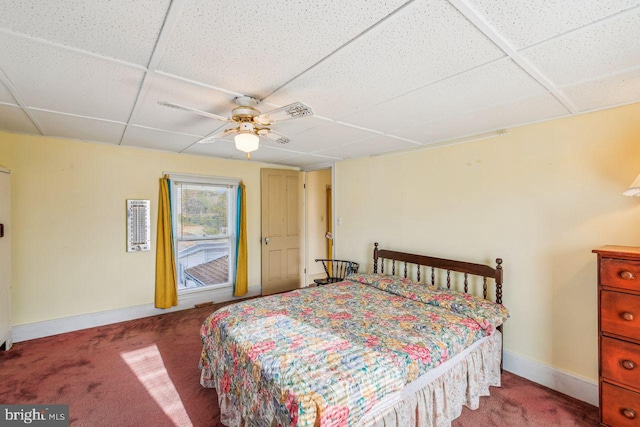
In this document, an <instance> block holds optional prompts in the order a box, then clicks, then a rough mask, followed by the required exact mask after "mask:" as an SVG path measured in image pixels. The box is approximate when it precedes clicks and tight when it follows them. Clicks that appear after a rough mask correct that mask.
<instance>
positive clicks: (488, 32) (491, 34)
mask: <svg viewBox="0 0 640 427" xmlns="http://www.w3.org/2000/svg"><path fill="white" fill-rule="evenodd" d="M448 1H449V3H450V4H451V5H452V6H453V7H455V8H456V9H458V11H459V12H460V13H461V14H462V15H463V16H464V17H465V18H467V19H468V20H469V22H471V23H472V24H473V25H475V26H476V28H478V30H480V31H481V32H482V33H483V34H484V35H485V36H486V37H487V38H488V39H489V40H491V41H492V42H493V43H495V45H496V46H498V47H499V48H500V49H502V51H503V52H504V53H506V54H507V56H508V57H509V58H511V60H513V62H515V63H516V64H517V65H518V66H519V67H520V68H522V69H523V70H524V71H525V72H526V73H527V74H529V75H530V76H531V77H533V78H534V79H535V80H536V81H537V82H538V83H540V84H541V85H542V86H543V87H544V88H545V89H546V90H547V91H549V93H551V94H552V95H553V96H554V97H555V98H556V99H557V100H558V101H559V102H560V103H561V104H562V105H564V107H565V108H566V109H567V110H568V111H569V112H570V113H571V114H576V113H577V112H578V109H577V108H576V106H575V105H573V103H572V102H571V101H569V99H567V97H566V96H565V95H564V94H563V93H562V92H561V91H560V90H559V89H558V88H557V87H556V86H555V85H554V84H553V83H552V82H551V81H550V80H549V79H548V78H547V77H546V76H544V74H542V72H540V71H539V70H538V69H537V68H536V67H534V66H533V65H532V64H531V63H530V62H529V61H528V60H527V59H526V58H525V57H523V56H522V55H521V54H520V53H519V52H518V50H516V49H515V48H514V47H513V46H512V45H511V43H510V42H509V41H507V39H505V38H504V37H503V36H502V35H501V34H500V33H499V32H498V31H497V30H496V29H495V28H494V27H493V26H492V25H491V24H489V22H487V20H486V19H485V18H484V17H482V16H480V15H479V14H478V13H477V12H476V11H475V10H474V9H473V8H472V7H471V6H470V5H469V4H468V3H467V2H466V0H448Z"/></svg>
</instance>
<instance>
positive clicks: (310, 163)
mask: <svg viewBox="0 0 640 427" xmlns="http://www.w3.org/2000/svg"><path fill="white" fill-rule="evenodd" d="M338 160H342V159H340V158H333V157H329V156H314V155H312V154H303V155H301V156H293V157H289V158H287V159H283V160H279V161H277V162H276V163H278V164H281V165H287V166H297V167H299V168H302V169H305V170H306V169H310V168H316V167H326V166H330V165H332V164H333V163H335V162H337V161H338Z"/></svg>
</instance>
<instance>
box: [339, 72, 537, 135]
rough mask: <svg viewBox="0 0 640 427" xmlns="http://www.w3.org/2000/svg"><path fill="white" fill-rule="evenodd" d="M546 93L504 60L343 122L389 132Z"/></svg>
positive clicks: (362, 112)
mask: <svg viewBox="0 0 640 427" xmlns="http://www.w3.org/2000/svg"><path fill="white" fill-rule="evenodd" d="M545 92H546V90H545V89H544V88H543V87H542V86H541V85H540V84H539V83H538V82H537V81H536V80H534V79H533V78H532V77H531V76H530V75H529V74H527V73H526V72H524V71H523V70H522V69H521V68H520V67H519V66H518V65H516V64H515V63H514V62H513V61H511V60H510V59H501V60H498V61H496V62H492V63H491V64H487V65H485V66H482V67H479V68H475V69H473V70H471V71H467V72H466V73H462V74H459V75H457V76H454V77H451V78H449V79H446V80H441V81H439V82H437V83H434V84H432V85H429V86H426V87H424V88H422V89H418V90H416V91H413V92H410V93H408V94H406V95H403V96H399V97H397V98H394V99H391V100H389V101H386V102H383V103H381V104H378V105H376V106H374V107H371V108H368V109H366V110H362V111H359V112H357V113H354V114H351V115H348V116H345V117H343V118H342V119H341V121H343V122H346V123H350V124H354V125H357V126H362V127H366V128H369V129H376V130H379V131H382V132H386V133H389V132H390V131H392V130H394V129H401V128H404V127H411V126H416V125H417V124H420V123H424V122H432V121H435V120H440V119H444V118H446V117H451V116H456V115H459V114H460V113H462V112H465V111H473V110H477V109H479V108H482V107H484V106H486V105H498V104H505V103H507V102H511V101H514V100H517V99H522V98H527V97H531V96H534V95H539V94H543V93H545ZM391 133H393V132H391Z"/></svg>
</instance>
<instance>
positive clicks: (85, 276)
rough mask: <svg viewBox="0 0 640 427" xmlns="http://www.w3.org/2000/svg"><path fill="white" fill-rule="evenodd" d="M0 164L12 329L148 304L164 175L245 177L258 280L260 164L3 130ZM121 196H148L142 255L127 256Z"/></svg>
mask: <svg viewBox="0 0 640 427" xmlns="http://www.w3.org/2000/svg"><path fill="white" fill-rule="evenodd" d="M0 164H1V165H3V166H5V167H7V168H9V169H11V175H12V177H11V184H12V189H11V196H12V197H11V203H12V205H11V214H12V220H13V240H12V256H13V258H12V302H13V313H12V322H13V324H14V325H21V324H27V323H32V322H37V321H43V320H49V319H57V318H63V317H67V316H73V315H79V314H86V313H93V312H98V311H104V310H111V309H117V308H123V307H130V306H135V305H141V304H149V303H152V302H153V292H154V280H155V247H156V245H155V243H156V222H157V207H158V179H159V178H160V177H161V176H162V173H163V171H170V172H177V173H186V174H202V175H213V176H223V177H233V178H240V179H242V180H244V182H245V184H246V185H247V234H248V254H249V286H253V285H259V284H260V282H261V279H260V275H261V273H260V242H259V238H258V237H259V236H260V169H261V168H262V167H265V166H266V165H265V164H262V163H256V162H241V161H233V160H225V159H214V158H207V157H198V156H191V155H181V154H171V153H163V152H157V151H149V150H141V149H135V148H129V147H119V146H111V145H100V144H90V143H84V142H80V141H71V140H65V139H58V138H46V137H38V136H28V135H19V134H12V133H0ZM272 167H273V166H272ZM284 169H286V168H284ZM127 199H150V200H151V229H152V237H151V245H152V250H151V251H150V252H140V253H127V252H126V244H125V243H126V241H125V239H126V200H127Z"/></svg>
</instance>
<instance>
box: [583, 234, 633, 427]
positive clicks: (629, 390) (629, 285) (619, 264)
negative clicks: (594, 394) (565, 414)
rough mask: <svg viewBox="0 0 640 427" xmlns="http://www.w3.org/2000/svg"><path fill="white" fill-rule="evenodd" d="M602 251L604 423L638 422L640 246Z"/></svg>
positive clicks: (600, 363)
mask: <svg viewBox="0 0 640 427" xmlns="http://www.w3.org/2000/svg"><path fill="white" fill-rule="evenodd" d="M593 252H594V253H596V254H598V334H599V341H598V350H599V356H598V372H599V374H598V375H599V390H600V423H601V425H605V426H611V427H618V426H622V427H624V426H639V427H640V248H636V247H629V246H602V247H600V248H598V249H594V250H593Z"/></svg>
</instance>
